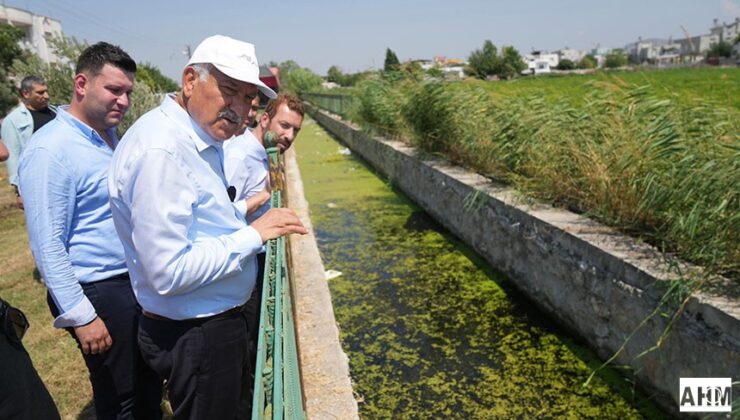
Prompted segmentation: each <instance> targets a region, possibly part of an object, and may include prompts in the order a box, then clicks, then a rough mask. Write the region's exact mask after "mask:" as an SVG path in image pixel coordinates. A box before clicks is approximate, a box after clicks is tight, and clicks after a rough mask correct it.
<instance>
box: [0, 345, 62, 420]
mask: <svg viewBox="0 0 740 420" xmlns="http://www.w3.org/2000/svg"><path fill="white" fill-rule="evenodd" d="M58 418H59V412H58V411H57V407H56V405H54V401H53V400H52V399H51V395H49V391H47V390H46V387H45V386H44V383H43V382H41V378H39V375H38V373H36V369H34V368H33V363H31V358H30V357H29V356H28V353H27V352H26V349H24V348H23V344H21V343H20V342H19V341H11V340H10V339H9V338H8V336H6V335H5V334H4V333H3V332H1V331H0V419H18V420H36V419H51V420H53V419H58Z"/></svg>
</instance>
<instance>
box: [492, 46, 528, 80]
mask: <svg viewBox="0 0 740 420" xmlns="http://www.w3.org/2000/svg"><path fill="white" fill-rule="evenodd" d="M500 63H501V64H500V67H499V69H498V72H497V74H498V76H499V77H501V78H502V79H510V78H512V77H516V76H518V75H519V73H521V71H522V70H524V69H526V68H527V64H526V63H524V60H522V56H521V55H519V51H517V49H516V48H514V47H511V46H509V47H504V48H503V49H502V50H501V61H500Z"/></svg>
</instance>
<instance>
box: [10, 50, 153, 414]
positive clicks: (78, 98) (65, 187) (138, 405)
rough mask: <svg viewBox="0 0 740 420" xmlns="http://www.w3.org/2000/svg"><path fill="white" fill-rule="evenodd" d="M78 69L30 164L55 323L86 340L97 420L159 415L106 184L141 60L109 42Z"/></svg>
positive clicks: (28, 201)
mask: <svg viewBox="0 0 740 420" xmlns="http://www.w3.org/2000/svg"><path fill="white" fill-rule="evenodd" d="M77 69H78V71H79V72H78V73H77V74H76V75H75V77H74V92H73V95H72V101H71V103H70V105H68V106H63V107H60V108H59V109H58V113H57V116H56V118H55V119H54V120H53V121H52V122H51V123H49V124H47V125H46V126H45V127H44V128H42V129H41V130H39V132H38V133H36V134H35V135H34V136H33V138H31V140H30V141H29V143H28V146H27V148H26V151H25V152H24V154H23V157H22V158H21V163H20V170H19V178H20V186H21V191H22V192H23V197H24V201H25V206H26V224H27V227H28V238H29V241H30V244H31V251H32V252H33V256H34V259H35V260H36V265H37V267H38V269H39V271H40V273H41V276H42V277H43V279H44V282H45V283H46V286H47V288H48V299H47V300H48V303H49V308H50V309H51V313H52V315H53V316H54V326H55V327H57V328H65V329H66V330H67V331H68V332H69V333H70V334H71V335H72V337H73V338H74V339H75V340H76V341H77V343H78V344H79V347H80V350H81V351H82V354H83V358H84V359H85V363H86V364H87V368H88V370H89V371H90V381H91V382H92V387H93V397H94V402H95V411H96V413H97V418H98V419H113V418H132V417H135V418H159V417H161V411H160V408H159V405H160V402H161V381H160V380H159V378H158V377H157V375H156V374H155V373H154V372H153V371H151V370H150V369H149V368H148V367H147V366H146V364H145V363H144V362H143V360H142V359H141V355H140V352H139V349H138V346H137V342H136V327H137V325H138V320H139V316H140V313H141V310H140V308H139V307H138V305H137V303H136V299H135V297H134V294H133V291H132V289H131V283H130V281H129V277H128V272H127V269H126V259H125V255H124V250H123V245H122V244H121V241H120V240H119V239H118V236H117V235H116V231H115V227H114V226H113V219H112V217H111V211H110V204H109V201H108V188H107V187H108V185H107V179H108V167H109V164H110V161H111V157H112V156H113V150H114V149H115V148H116V146H117V145H118V138H117V136H116V126H117V125H118V124H119V123H120V122H121V120H122V119H123V117H124V115H125V114H126V111H127V110H128V108H129V96H130V94H131V90H132V88H133V84H134V74H135V71H136V63H135V62H134V61H133V60H132V59H131V57H129V56H128V54H126V52H124V51H123V50H121V49H120V48H119V47H116V46H113V45H110V44H107V43H104V42H100V43H97V44H95V45H92V46H90V47H88V48H87V49H86V50H85V51H83V52H82V54H81V55H80V57H79V59H78V62H77Z"/></svg>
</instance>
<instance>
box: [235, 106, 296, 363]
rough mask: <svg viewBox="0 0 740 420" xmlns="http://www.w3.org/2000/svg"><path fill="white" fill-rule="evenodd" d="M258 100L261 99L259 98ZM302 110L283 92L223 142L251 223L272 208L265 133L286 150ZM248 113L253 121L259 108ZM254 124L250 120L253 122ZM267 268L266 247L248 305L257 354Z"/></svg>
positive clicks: (239, 202)
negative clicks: (269, 133)
mask: <svg viewBox="0 0 740 420" xmlns="http://www.w3.org/2000/svg"><path fill="white" fill-rule="evenodd" d="M256 101H259V98H257V99H256ZM257 103H258V102H257ZM253 105H254V104H253ZM253 107H254V106H253ZM303 113H304V111H303V103H302V102H301V101H300V99H298V98H296V97H295V96H292V95H286V94H280V95H278V97H277V98H275V99H273V100H271V101H270V102H269V103H268V104H267V107H266V108H265V111H264V112H263V113H262V115H261V116H260V118H259V121H258V122H257V126H256V127H255V128H254V130H251V131H250V130H246V131H245V132H244V133H243V134H242V135H239V136H237V137H234V138H233V139H231V140H229V141H227V142H226V144H225V145H224V172H225V174H226V180H227V181H228V183H229V185H230V186H233V187H234V188H235V189H236V197H235V198H236V200H235V203H236V207H237V208H238V209H240V211H241V212H242V213H243V214H246V217H247V222H249V223H252V222H253V221H254V220H256V219H257V218H259V217H260V216H261V215H263V214H264V213H265V212H266V211H267V210H269V209H270V183H269V175H270V166H269V163H268V160H267V151H266V150H265V136H266V133H268V132H272V133H274V134H273V136H274V137H273V141H275V142H276V143H277V147H278V149H279V150H280V152H281V153H284V152H285V151H286V150H287V149H288V148H290V146H291V145H292V144H293V141H294V140H295V138H296V136H297V135H298V132H299V131H300V130H301V124H303ZM249 117H251V119H252V121H254V120H255V118H256V111H255V112H254V113H253V114H250V116H249ZM249 117H248V118H247V120H249ZM252 124H253V123H252V122H249V125H250V126H251V125H252ZM264 272H265V252H264V250H263V251H262V252H260V253H258V254H257V284H256V286H255V288H254V291H253V292H252V296H251V297H250V299H249V301H248V302H247V305H246V307H245V312H246V314H247V320H248V322H249V333H250V337H249V338H250V345H251V346H252V353H253V356H256V352H255V351H256V349H257V340H258V334H257V332H258V327H259V315H260V303H261V297H262V277H263V276H264Z"/></svg>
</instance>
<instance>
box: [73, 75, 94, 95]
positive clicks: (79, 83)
mask: <svg viewBox="0 0 740 420" xmlns="http://www.w3.org/2000/svg"><path fill="white" fill-rule="evenodd" d="M74 81H75V84H74V91H75V94H76V95H78V96H85V93H86V92H87V87H88V83H90V80H89V79H88V78H87V76H86V75H85V74H84V73H79V74H76V75H75V79H74Z"/></svg>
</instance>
